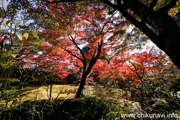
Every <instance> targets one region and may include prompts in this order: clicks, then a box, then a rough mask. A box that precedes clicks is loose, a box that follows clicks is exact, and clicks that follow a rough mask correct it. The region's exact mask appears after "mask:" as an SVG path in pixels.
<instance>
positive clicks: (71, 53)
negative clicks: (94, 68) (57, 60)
mask: <svg viewBox="0 0 180 120" xmlns="http://www.w3.org/2000/svg"><path fill="white" fill-rule="evenodd" d="M59 47H60V48H62V49H63V50H65V51H66V52H68V53H69V54H70V55H72V56H74V57H75V58H77V59H79V60H81V61H82V62H84V60H83V59H82V58H80V57H78V56H77V55H74V54H73V53H72V52H71V51H69V50H67V49H66V48H63V47H61V46H59Z"/></svg>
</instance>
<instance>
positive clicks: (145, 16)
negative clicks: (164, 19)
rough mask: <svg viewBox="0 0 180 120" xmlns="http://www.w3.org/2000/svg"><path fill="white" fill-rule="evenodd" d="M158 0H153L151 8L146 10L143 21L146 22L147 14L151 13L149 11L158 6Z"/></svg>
mask: <svg viewBox="0 0 180 120" xmlns="http://www.w3.org/2000/svg"><path fill="white" fill-rule="evenodd" d="M157 1H158V0H153V1H152V2H151V4H150V6H149V8H148V9H147V11H146V12H145V14H144V16H143V17H142V20H141V22H142V23H144V22H145V19H146V18H147V16H148V15H149V13H150V12H151V11H153V8H154V7H155V6H156V3H157Z"/></svg>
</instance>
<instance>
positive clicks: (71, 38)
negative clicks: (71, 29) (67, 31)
mask: <svg viewBox="0 0 180 120" xmlns="http://www.w3.org/2000/svg"><path fill="white" fill-rule="evenodd" d="M70 40H71V41H72V42H73V43H74V45H75V46H76V48H77V49H78V50H79V51H80V53H81V54H82V57H83V59H84V60H85V61H86V58H85V56H84V53H83V51H82V50H81V48H80V47H79V46H78V45H77V43H76V41H75V39H74V38H73V37H70Z"/></svg>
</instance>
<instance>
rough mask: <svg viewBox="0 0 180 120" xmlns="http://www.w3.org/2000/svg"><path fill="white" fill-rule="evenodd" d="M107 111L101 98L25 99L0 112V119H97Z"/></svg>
mask: <svg viewBox="0 0 180 120" xmlns="http://www.w3.org/2000/svg"><path fill="white" fill-rule="evenodd" d="M107 113H108V108H107V106H106V104H105V103H104V102H103V101H102V100H97V99H95V98H84V99H65V100H56V101H54V102H49V101H47V100H43V101H26V102H24V103H22V104H21V105H19V106H17V107H14V108H9V109H8V110H5V111H2V112H0V119H1V120H99V119H101V118H102V117H104V116H105V115H106V114H107Z"/></svg>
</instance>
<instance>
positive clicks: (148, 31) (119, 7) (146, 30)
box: [101, 0, 161, 46]
mask: <svg viewBox="0 0 180 120" xmlns="http://www.w3.org/2000/svg"><path fill="white" fill-rule="evenodd" d="M101 1H103V2H104V3H106V4H108V5H109V6H111V7H113V8H114V9H116V10H119V11H120V12H121V13H122V14H123V15H124V17H126V18H127V19H128V20H129V21H130V22H131V23H132V24H134V25H135V26H136V27H138V28H139V29H140V30H141V31H142V32H143V33H144V34H146V35H147V36H148V37H149V38H150V39H151V40H152V41H153V42H154V43H155V44H157V45H158V46H159V45H160V44H161V43H159V41H158V36H157V35H156V34H155V33H154V32H153V31H152V30H151V29H149V28H148V27H147V25H146V24H144V23H141V22H139V21H137V20H136V19H135V18H134V17H133V16H131V15H130V14H129V13H128V12H127V11H126V10H125V8H124V7H123V5H122V4H120V5H114V4H112V3H111V2H110V1H108V0H101ZM144 6H145V5H144Z"/></svg>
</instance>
